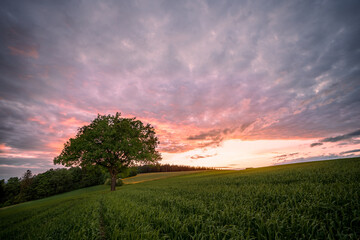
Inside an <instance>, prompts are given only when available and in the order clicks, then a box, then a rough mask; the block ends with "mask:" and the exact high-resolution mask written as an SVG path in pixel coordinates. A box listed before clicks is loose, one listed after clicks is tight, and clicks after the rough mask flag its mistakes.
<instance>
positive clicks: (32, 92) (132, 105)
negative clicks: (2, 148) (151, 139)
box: [0, 0, 360, 161]
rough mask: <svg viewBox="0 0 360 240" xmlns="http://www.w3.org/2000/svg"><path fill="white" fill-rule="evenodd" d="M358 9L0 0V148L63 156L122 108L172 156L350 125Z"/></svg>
mask: <svg viewBox="0 0 360 240" xmlns="http://www.w3.org/2000/svg"><path fill="white" fill-rule="evenodd" d="M359 9H360V3H359V2H356V1H347V2H338V1H335V0H331V1H327V2H320V3H319V4H316V5H314V4H313V3H311V2H306V1H291V2H290V3H289V2H288V1H273V2H270V3H269V4H263V3H260V2H246V1H240V2H233V1H221V2H211V1H210V2H209V1H196V0H195V1H192V0H191V1H190V0H189V1H181V2H177V1H166V2H163V1H152V2H151V3H150V2H148V1H142V0H140V1H130V2H119V1H106V2H94V3H81V2H80V3H78V2H75V1H65V2H61V3H55V2H50V1H49V2H30V1H1V3H0V31H1V32H2V33H3V34H1V36H0V84H1V87H0V96H1V98H0V112H1V114H0V144H6V145H7V146H9V147H12V148H14V149H18V150H19V151H30V150H37V151H47V152H49V151H53V152H52V154H53V155H55V154H56V153H57V150H54V148H52V147H49V146H51V145H52V144H51V143H59V142H61V141H65V140H66V139H67V138H69V137H71V136H73V135H74V134H75V133H76V128H77V127H79V126H78V125H81V124H84V123H86V122H89V121H91V120H92V119H93V118H95V117H96V114H97V113H101V114H114V113H115V112H116V111H120V112H122V113H124V114H125V115H131V116H136V117H138V118H140V119H152V120H153V121H152V122H155V123H156V124H158V126H159V127H158V128H157V132H159V135H160V138H161V142H162V144H161V145H160V147H161V150H162V151H164V152H172V153H178V152H182V151H188V150H191V149H195V148H201V147H206V146H217V145H219V144H220V143H221V142H222V141H224V140H226V139H243V140H246V139H297V138H302V139H304V138H322V137H323V136H332V135H336V134H338V133H339V132H351V131H353V129H358V127H359V124H358V119H360V109H359V107H358V106H359V103H360V82H359V81H358V76H359V74H360V72H359V68H358V65H359V61H360V56H359V54H358V51H357V49H359V48H360V27H359V26H358V24H354V23H357V22H360V15H359V14H358V12H359ZM152 122H150V123H152ZM160 123H161V124H160ZM187 126H189V127H187ZM234 129H235V130H234ZM226 130H227V131H229V132H225V131H226ZM160 133H161V134H160ZM343 137H344V136H343ZM333 140H336V139H333ZM24 161H25V160H24Z"/></svg>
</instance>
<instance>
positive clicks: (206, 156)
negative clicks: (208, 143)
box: [190, 154, 217, 159]
mask: <svg viewBox="0 0 360 240" xmlns="http://www.w3.org/2000/svg"><path fill="white" fill-rule="evenodd" d="M216 155H217V154H207V155H199V154H196V155H193V156H191V157H190V158H191V159H199V158H208V157H214V156H216Z"/></svg>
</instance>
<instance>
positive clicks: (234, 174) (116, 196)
mask: <svg viewBox="0 0 360 240" xmlns="http://www.w3.org/2000/svg"><path fill="white" fill-rule="evenodd" d="M359 176H360V159H359V158H357V159H343V160H333V161H323V162H312V163H303V164H294V165H283V166H276V167H268V168H258V169H257V168H254V169H249V170H243V171H203V172H198V173H194V174H187V175H181V176H176V177H171V178H166V179H160V180H156V181H148V182H142V183H138V184H131V185H125V186H123V187H122V188H121V190H119V191H115V192H108V191H104V189H105V188H104V187H103V186H99V187H92V188H88V189H82V190H80V191H77V192H71V193H66V194H63V195H58V196H54V197H52V198H48V199H42V200H38V201H34V202H28V203H25V204H20V205H17V206H13V207H10V208H7V209H1V210H0V219H1V220H2V221H0V229H1V230H0V239H359V238H360V228H359V226H360V218H359V216H360V202H359V197H360V177H359ZM135 178H136V177H135ZM85 191H89V192H85Z"/></svg>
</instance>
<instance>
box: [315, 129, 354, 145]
mask: <svg viewBox="0 0 360 240" xmlns="http://www.w3.org/2000/svg"><path fill="white" fill-rule="evenodd" d="M357 136H360V129H359V130H357V131H354V132H351V133H348V134H344V135H339V136H336V137H329V138H324V139H322V140H320V141H321V142H338V141H343V140H347V139H350V138H353V137H357Z"/></svg>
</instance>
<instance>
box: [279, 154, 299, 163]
mask: <svg viewBox="0 0 360 240" xmlns="http://www.w3.org/2000/svg"><path fill="white" fill-rule="evenodd" d="M296 155H299V153H298V152H295V153H289V154H282V155H278V156H275V157H273V159H274V160H275V162H284V161H287V160H288V159H289V158H293V157H294V156H296Z"/></svg>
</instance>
